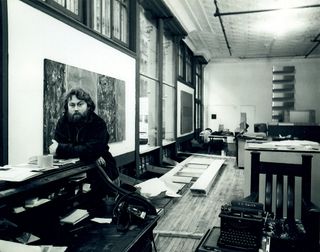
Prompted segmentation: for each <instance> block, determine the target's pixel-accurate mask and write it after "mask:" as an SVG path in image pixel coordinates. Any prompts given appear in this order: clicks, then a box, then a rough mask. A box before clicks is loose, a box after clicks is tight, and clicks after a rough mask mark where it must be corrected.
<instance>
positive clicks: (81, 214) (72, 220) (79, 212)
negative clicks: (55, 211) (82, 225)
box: [60, 209, 89, 225]
mask: <svg viewBox="0 0 320 252" xmlns="http://www.w3.org/2000/svg"><path fill="white" fill-rule="evenodd" d="M88 216H89V213H88V211H87V210H86V209H75V210H74V211H73V212H72V213H70V214H68V215H67V216H66V217H64V218H62V219H61V220H60V222H61V223H69V224H72V225H75V224H77V223H78V222H80V221H82V220H84V219H85V218H87V217H88Z"/></svg>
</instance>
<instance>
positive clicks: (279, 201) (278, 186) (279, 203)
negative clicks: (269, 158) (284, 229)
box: [276, 175, 283, 218]
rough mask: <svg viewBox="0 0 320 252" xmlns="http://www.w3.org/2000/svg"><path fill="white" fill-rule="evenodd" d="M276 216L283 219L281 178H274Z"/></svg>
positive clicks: (280, 176) (279, 176)
mask: <svg viewBox="0 0 320 252" xmlns="http://www.w3.org/2000/svg"><path fill="white" fill-rule="evenodd" d="M276 216H277V217H280V218H282V217H283V176H282V175H278V176H277V178H276Z"/></svg>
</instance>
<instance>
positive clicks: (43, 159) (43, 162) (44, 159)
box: [38, 154, 53, 168]
mask: <svg viewBox="0 0 320 252" xmlns="http://www.w3.org/2000/svg"><path fill="white" fill-rule="evenodd" d="M38 166H39V167H40V168H52V167H53V155H51V154H50V155H43V156H38Z"/></svg>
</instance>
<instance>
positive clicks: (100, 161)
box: [96, 157, 107, 167]
mask: <svg viewBox="0 0 320 252" xmlns="http://www.w3.org/2000/svg"><path fill="white" fill-rule="evenodd" d="M96 163H97V165H99V166H101V167H106V165H107V163H106V161H105V160H104V158H103V157H99V158H98V159H97V160H96Z"/></svg>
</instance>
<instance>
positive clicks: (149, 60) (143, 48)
mask: <svg viewBox="0 0 320 252" xmlns="http://www.w3.org/2000/svg"><path fill="white" fill-rule="evenodd" d="M150 16H151V15H149V13H147V12H146V10H144V9H143V8H142V7H140V32H141V34H140V99H139V102H140V116H139V117H140V121H139V128H140V131H139V134H140V143H141V144H148V145H150V146H157V145H159V143H158V142H157V137H158V113H157V111H158V97H159V77H158V76H159V69H158V46H157V41H158V39H157V36H158V28H157V23H156V21H155V20H153V19H151V18H147V17H150Z"/></svg>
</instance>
